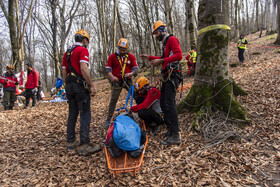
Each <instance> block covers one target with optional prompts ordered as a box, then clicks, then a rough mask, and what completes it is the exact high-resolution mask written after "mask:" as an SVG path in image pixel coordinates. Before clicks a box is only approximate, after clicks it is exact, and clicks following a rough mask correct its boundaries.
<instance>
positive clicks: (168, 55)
mask: <svg viewBox="0 0 280 187" xmlns="http://www.w3.org/2000/svg"><path fill="white" fill-rule="evenodd" d="M160 58H161V56H149V61H151V60H154V59H160ZM182 58H183V55H182V50H181V46H180V42H179V40H178V39H177V38H176V37H175V36H171V37H170V38H169V39H168V40H167V42H166V44H165V50H164V63H163V64H162V69H165V68H166V67H167V65H168V64H170V63H171V62H176V61H180V60H181V59H182Z"/></svg>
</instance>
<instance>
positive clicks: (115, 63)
mask: <svg viewBox="0 0 280 187" xmlns="http://www.w3.org/2000/svg"><path fill="white" fill-rule="evenodd" d="M120 59H121V62H122V66H123V65H124V61H125V58H122V57H121V58H120ZM122 66H121V64H120V62H119V60H118V58H117V55H116V54H115V53H113V54H111V55H110V56H109V58H108V60H107V65H106V69H111V70H112V74H113V75H114V76H115V77H117V78H118V79H119V80H120V79H122ZM133 68H138V65H137V63H136V59H135V56H134V55H133V54H131V53H128V58H127V62H126V67H125V70H124V74H126V73H131V72H132V70H133Z"/></svg>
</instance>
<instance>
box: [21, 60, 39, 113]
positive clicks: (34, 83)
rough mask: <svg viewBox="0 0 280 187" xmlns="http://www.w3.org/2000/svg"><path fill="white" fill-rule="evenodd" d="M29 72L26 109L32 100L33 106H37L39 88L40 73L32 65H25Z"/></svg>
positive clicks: (26, 86) (26, 88)
mask: <svg viewBox="0 0 280 187" xmlns="http://www.w3.org/2000/svg"><path fill="white" fill-rule="evenodd" d="M25 69H26V70H27V81H26V83H25V100H26V102H25V106H24V109H26V108H27V107H28V105H29V102H30V98H31V99H32V106H31V107H35V105H36V93H37V91H38V87H39V73H38V72H37V71H36V70H35V69H34V68H33V67H32V65H31V64H25Z"/></svg>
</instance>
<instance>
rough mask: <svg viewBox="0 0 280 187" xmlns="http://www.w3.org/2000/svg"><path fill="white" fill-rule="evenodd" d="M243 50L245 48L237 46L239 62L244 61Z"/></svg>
mask: <svg viewBox="0 0 280 187" xmlns="http://www.w3.org/2000/svg"><path fill="white" fill-rule="evenodd" d="M244 52H245V49H240V48H238V58H239V62H241V63H243V62H244Z"/></svg>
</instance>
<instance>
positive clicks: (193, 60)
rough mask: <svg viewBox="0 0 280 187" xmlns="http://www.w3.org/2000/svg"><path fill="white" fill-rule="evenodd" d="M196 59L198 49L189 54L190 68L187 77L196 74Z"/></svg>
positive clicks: (187, 58)
mask: <svg viewBox="0 0 280 187" xmlns="http://www.w3.org/2000/svg"><path fill="white" fill-rule="evenodd" d="M196 57H197V53H196V49H195V50H191V51H190V52H188V53H187V56H186V60H187V67H188V72H187V77H189V76H191V75H194V74H195V67H196Z"/></svg>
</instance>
